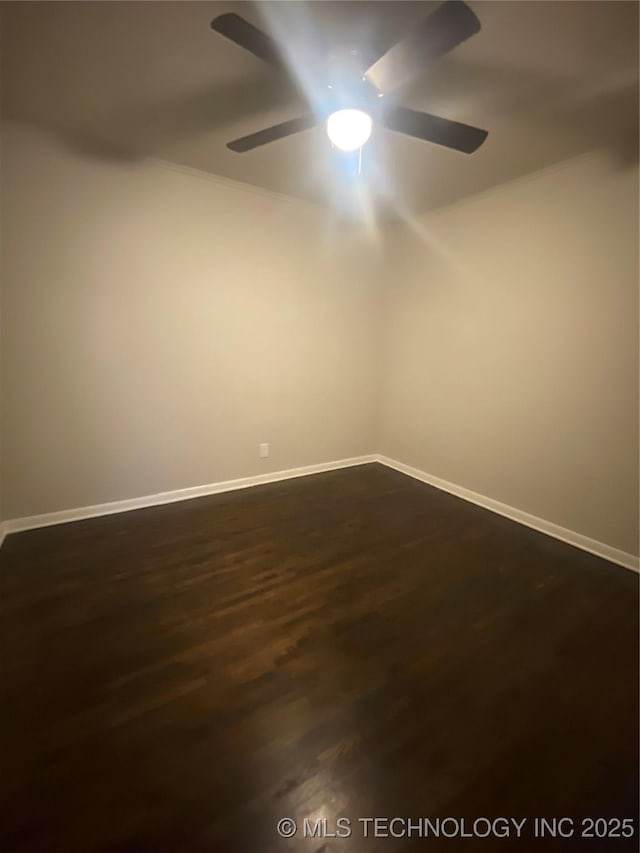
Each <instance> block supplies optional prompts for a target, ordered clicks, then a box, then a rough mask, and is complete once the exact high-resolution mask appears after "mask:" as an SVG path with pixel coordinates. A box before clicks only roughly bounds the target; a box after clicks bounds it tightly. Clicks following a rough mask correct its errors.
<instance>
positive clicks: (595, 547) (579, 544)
mask: <svg viewBox="0 0 640 853" xmlns="http://www.w3.org/2000/svg"><path fill="white" fill-rule="evenodd" d="M376 462H380V463H381V464H382V465H386V466H387V467H388V468H393V469H394V470H395V471H400V472H401V473H402V474H407V475H408V476H409V477H413V478H414V479H415V480H421V481H422V482H423V483H428V485H430V486H435V488H436V489H441V490H442V491H443V492H449V493H450V494H452V495H455V496H456V497H458V498H462V499H463V500H465V501H469V502H470V503H473V504H477V505H478V506H481V507H484V509H488V510H491V512H495V513H497V514H498V515H504V516H506V518H510V519H511V520H512V521H517V522H518V523H519V524H524V525H525V527H532V528H533V529H534V530H538V531H539V532H540V533H546V534H547V536H552V537H553V538H554V539H560V540H561V541H562V542H567V543H568V544H569V545H574V546H575V547H576V548H580V549H581V550H582V551H589V553H591V554H595V555H596V556H597V557H602V558H603V559H604V560H609V561H610V562H612V563H617V564H618V565H620V566H624V567H625V568H626V569H631V570H632V571H635V572H638V571H640V560H639V558H638V557H635V556H634V555H633V554H627V552H626V551H620V550H619V549H618V548H613V547H612V546H611V545H605V544H604V542H598V541H597V540H596V539H590V538H589V537H588V536H583V535H582V533H576V532H575V531H574V530H568V529H567V528H566V527H560V525H558V524H553V522H551V521H546V520H545V519H544V518H538V517H537V516H535V515H530V514H529V513H528V512H523V510H521V509H515V507H512V506H508V505H507V504H503V503H500V501H495V500H493V498H487V497H485V495H480V494H478V493H477V492H472V491H471V490H470V489H465V488H463V487H462V486H457V485H456V484H455V483H449V482H448V481H447V480H441V479H440V477H434V476H432V475H431V474H426V473H425V472H424V471H420V470H419V469H418V468H412V467H411V465H405V464H404V463H403V462H396V460H395V459H389V458H388V457H387V456H380V455H377V456H376Z"/></svg>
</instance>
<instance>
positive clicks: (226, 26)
mask: <svg viewBox="0 0 640 853" xmlns="http://www.w3.org/2000/svg"><path fill="white" fill-rule="evenodd" d="M211 29H212V30H215V31H216V32H217V33H220V35H223V36H224V37H225V38H228V39H229V40H230V41H232V42H234V43H235V44H237V45H239V46H240V47H243V48H244V49H245V50H248V51H249V53H252V54H253V55H254V56H257V57H258V59H262V60H263V61H264V62H267V63H268V64H269V65H274V66H275V67H276V68H284V67H285V65H284V61H283V59H282V56H281V54H280V51H279V50H278V47H277V45H276V43H275V41H274V40H273V39H272V38H271V36H268V35H267V34H266V33H263V32H262V30H259V29H258V28H257V27H254V26H253V24H250V23H249V21H245V19H244V18H241V17H240V15H236V14H235V13H234V12H228V13H227V14H225V15H219V16H218V17H217V18H214V19H213V21H211Z"/></svg>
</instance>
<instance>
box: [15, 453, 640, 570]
mask: <svg viewBox="0 0 640 853" xmlns="http://www.w3.org/2000/svg"><path fill="white" fill-rule="evenodd" d="M370 462H379V463H381V464H382V465H386V466H387V467H388V468H393V469H394V470H395V471H400V472H401V473H402V474H406V475H408V476H409V477H413V478H414V479H415V480H420V481H421V482H423V483H427V484H428V485H430V486H435V488H436V489H440V490H442V491H444V492H449V493H450V494H452V495H455V496H456V497H459V498H462V499H463V500H465V501H469V502H470V503H474V504H477V505H478V506H481V507H483V508H484V509H488V510H490V511H491V512H495V513H497V514H498V515H504V516H505V517H506V518H510V519H511V520H512V521H517V522H518V523H519V524H524V525H525V527H531V528H533V529H534V530H538V531H539V532H540V533H546V534H547V536H552V537H553V538H554V539H560V540H561V541H562V542H566V543H568V544H569V545H573V546H574V547H576V548H580V549H581V550H583V551H588V552H589V553H591V554H595V555H596V556H597V557H602V558H603V559H604V560H609V561H610V562H612V563H617V564H618V565H620V566H624V567H625V568H627V569H632V570H633V571H636V572H638V571H640V560H639V558H638V557H635V556H634V555H633V554H627V553H626V552H625V551H620V550H619V549H618V548H613V547H612V546H611V545H605V544H604V542H598V541H597V540H595V539H590V538H589V537H588V536H583V535H582V534H581V533H576V532H575V531H574V530H568V529H567V528H566V527H560V526H559V525H558V524H553V522H551V521H546V520H545V519H543V518H538V517H537V516H535V515H530V514H529V513H528V512H524V511H523V510H520V509H516V508H515V507H511V506H508V505H507V504H503V503H500V501H496V500H493V498H488V497H486V496H485V495H480V494H478V493H477V492H473V491H471V490H470V489H465V488H464V487H462V486H458V485H456V484H455V483H450V482H448V481H447V480H442V479H440V477H434V476H432V475H431V474H427V473H425V472H424V471H420V470H419V469H418V468H413V467H412V466H411V465H405V464H404V463H403V462H397V461H396V460H395V459H389V458H388V457H387V456H381V455H380V454H369V455H367V456H354V457H352V458H351V459H339V460H337V461H334V462H324V463H321V464H319V465H306V466H304V467H302V468H289V469H288V470H285V471H274V472H272V473H271V474H258V475H257V476H255V477H242V478H241V479H239V480H225V481H223V482H220V483H207V484H206V485H203V486H192V487H191V488H188V489H176V490H175V491H172V492H160V493H159V494H157V495H145V496H144V497H140V498H130V499H128V500H123V501H112V502H111V503H104V504H96V505H94V506H86V507H80V508H78V509H65V510H62V511H60V512H49V513H45V514H43V515H31V516H27V517H25V518H11V519H7V520H5V521H3V522H2V523H0V547H2V543H3V542H4V539H5V537H6V536H8V535H9V534H10V533H17V532H19V531H21V530H33V529H34V528H37V527H50V526H51V525H54V524H66V523H68V522H70V521H81V520H82V519H85V518H96V517H98V516H101V515H113V514H115V513H118V512H129V511H130V510H136V509H143V508H144V507H151V506H159V505H161V504H168V503H175V502H177V501H187V500H191V499H193V498H201V497H204V496H206V495H215V494H219V493H221V492H231V491H234V490H236V489H247V488H250V487H251V486H260V485H262V484H264V483H277V482H279V481H280V480H290V479H293V478H294V477H306V476H308V475H309V474H320V473H322V472H323V471H335V470H337V469H339V468H351V467H353V466H355V465H366V464H367V463H370Z"/></svg>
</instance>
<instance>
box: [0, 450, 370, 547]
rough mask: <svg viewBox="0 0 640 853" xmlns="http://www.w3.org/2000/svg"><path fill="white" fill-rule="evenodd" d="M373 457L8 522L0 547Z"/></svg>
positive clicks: (0, 529) (360, 462)
mask: <svg viewBox="0 0 640 853" xmlns="http://www.w3.org/2000/svg"><path fill="white" fill-rule="evenodd" d="M375 461H376V457H375V455H373V454H371V455H369V456H353V457H352V458H350V459H338V460H336V461H334V462H323V463H320V464H319V465H305V466H304V467H303V468H289V469H287V470H286V471H273V472H272V473H271V474H258V475H256V476H255V477H242V478H241V479H239V480H225V481H223V482H220V483H207V484H206V485H203V486H192V487H191V488H188V489H176V490H175V491H172V492H159V493H158V494H157V495H145V496H144V497H140V498H130V499H128V500H124V501H112V502H111V503H104V504H95V505H94V506H85V507H80V508H78V509H63V510H61V511H60V512H48V513H44V514H43V515H30V516H26V517H25V518H9V519H7V520H6V521H3V522H2V524H1V525H0V545H1V543H2V541H4V538H5V536H7V535H8V534H9V533H18V532H19V531H21V530H33V529H34V528H36V527H51V526H52V525H54V524H66V523H68V522H70V521H81V520H82V519H85V518H97V517H98V516H101V515H114V514H115V513H118V512H129V511H130V510H135V509H143V508H144V507H150V506H159V505H160V504H170V503H176V502H177V501H188V500H192V499H193V498H201V497H205V496H206V495H216V494H219V493H220V492H232V491H234V490H235V489H248V488H250V487H251V486H260V485H262V484H264V483H277V482H279V481H280V480H291V479H293V478H294V477H306V476H308V475H309V474H321V473H322V472H324V471H335V470H337V469H339V468H352V467H353V466H355V465H366V464H367V463H369V462H375Z"/></svg>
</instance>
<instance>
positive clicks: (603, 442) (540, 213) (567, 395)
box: [378, 153, 638, 554]
mask: <svg viewBox="0 0 640 853" xmlns="http://www.w3.org/2000/svg"><path fill="white" fill-rule="evenodd" d="M389 252H390V257H389V268H388V272H387V273H386V286H385V306H384V313H385V316H386V320H387V322H386V326H385V329H386V332H385V336H384V343H383V346H384V354H385V357H384V359H383V364H384V371H383V377H382V388H381V409H380V410H381V423H380V438H379V442H378V444H379V449H380V451H381V452H382V453H383V454H385V455H387V456H389V457H392V458H394V459H396V460H399V461H401V462H403V463H405V464H407V465H412V466H414V467H417V468H419V469H421V470H422V471H425V472H427V473H429V474H431V475H435V476H437V477H440V478H442V479H444V480H448V481H450V482H452V483H455V484H457V485H459V486H463V487H465V488H467V489H471V490H473V491H475V492H478V493H480V494H483V495H485V496H487V497H490V498H493V499H495V500H498V501H501V502H503V503H506V504H508V505H510V506H513V507H516V508H517V509H520V510H524V511H526V512H529V513H531V514H533V515H536V516H538V517H540V518H543V519H546V520H548V521H552V522H554V523H556V524H559V525H562V526H564V527H567V528H569V529H571V530H574V531H577V532H578V533H582V534H584V535H586V536H589V537H591V538H593V539H596V540H599V541H601V542H604V543H606V544H608V545H612V546H614V547H616V548H620V549H622V550H624V551H627V552H629V553H633V554H637V553H638V171H637V168H630V167H622V166H621V165H619V164H616V163H615V162H612V161H611V160H610V159H609V158H608V157H607V156H606V155H605V154H604V153H593V154H590V155H588V156H584V157H581V158H578V159H575V160H573V161H569V162H566V163H564V164H561V165H559V166H556V167H554V168H552V169H549V170H547V171H544V172H541V173H538V174H536V175H532V176H530V177H528V178H526V179H521V180H518V181H516V182H513V183H511V184H507V185H503V186H501V187H498V188H496V189H495V190H493V191H491V192H488V193H485V194H482V195H479V196H476V197H474V198H470V199H468V200H467V201H465V202H462V203H459V204H456V205H455V206H452V207H449V208H447V209H443V210H441V211H439V212H437V213H434V214H432V215H431V216H428V217H425V218H423V219H422V220H420V221H419V222H417V223H414V226H413V229H412V230H411V231H410V232H409V231H406V230H400V229H397V230H395V231H394V233H393V236H392V240H391V244H390V248H389Z"/></svg>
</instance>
